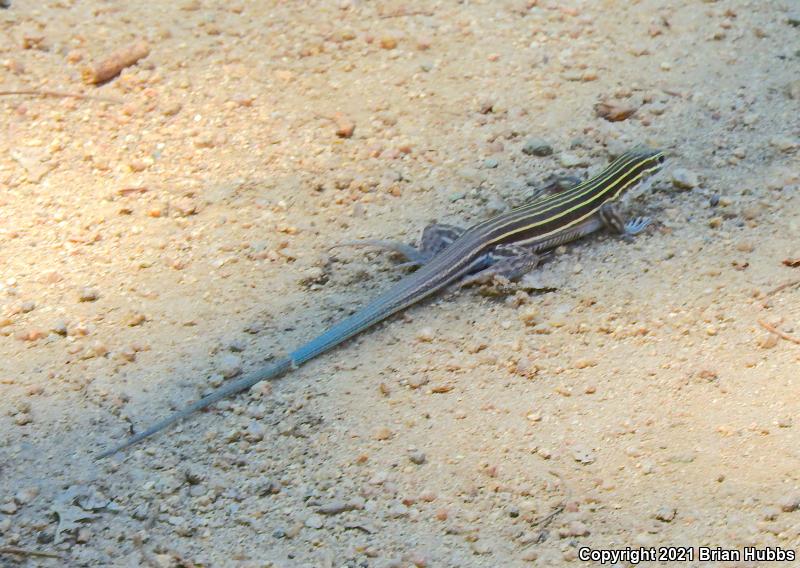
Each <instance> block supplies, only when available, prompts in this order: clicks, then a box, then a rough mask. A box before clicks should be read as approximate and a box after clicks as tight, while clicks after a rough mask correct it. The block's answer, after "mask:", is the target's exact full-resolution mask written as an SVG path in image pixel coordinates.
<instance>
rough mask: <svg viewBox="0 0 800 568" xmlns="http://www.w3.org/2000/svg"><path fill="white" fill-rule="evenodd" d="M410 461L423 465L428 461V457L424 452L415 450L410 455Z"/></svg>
mask: <svg viewBox="0 0 800 568" xmlns="http://www.w3.org/2000/svg"><path fill="white" fill-rule="evenodd" d="M408 459H409V460H411V463H413V464H416V465H422V464H424V463H425V461H426V460H427V457H426V456H425V454H424V453H423V452H420V451H419V450H414V451H412V452H410V453H409V454H408Z"/></svg>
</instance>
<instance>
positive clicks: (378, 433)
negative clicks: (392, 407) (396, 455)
mask: <svg viewBox="0 0 800 568" xmlns="http://www.w3.org/2000/svg"><path fill="white" fill-rule="evenodd" d="M372 437H373V438H374V439H375V440H378V441H379V442H383V441H385V440H388V439H389V438H391V437H392V431H391V430H390V429H389V428H386V427H385V426H384V427H383V428H378V429H377V430H375V433H374V434H373V435H372Z"/></svg>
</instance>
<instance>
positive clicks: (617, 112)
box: [594, 100, 637, 122]
mask: <svg viewBox="0 0 800 568" xmlns="http://www.w3.org/2000/svg"><path fill="white" fill-rule="evenodd" d="M636 110H637V108H636V107H635V106H633V105H632V104H629V103H626V102H622V101H611V100H607V101H602V102H599V103H597V104H596V105H594V112H595V114H596V115H597V116H598V117H600V118H604V119H605V120H607V121H609V122H620V121H622V120H625V119H627V118H630V117H631V116H633V114H634V113H635V112H636Z"/></svg>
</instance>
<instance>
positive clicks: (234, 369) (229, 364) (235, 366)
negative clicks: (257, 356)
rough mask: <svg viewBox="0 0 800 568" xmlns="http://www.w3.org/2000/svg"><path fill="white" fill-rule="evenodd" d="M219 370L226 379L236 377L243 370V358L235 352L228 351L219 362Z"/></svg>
mask: <svg viewBox="0 0 800 568" xmlns="http://www.w3.org/2000/svg"><path fill="white" fill-rule="evenodd" d="M219 372H220V373H222V376H223V377H225V378H226V379H229V378H231V377H235V376H236V375H238V374H240V373H241V372H242V360H241V358H240V357H238V356H237V355H234V354H233V353H226V354H225V355H223V356H222V358H221V359H220V362H219Z"/></svg>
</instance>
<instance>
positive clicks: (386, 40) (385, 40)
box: [378, 35, 397, 49]
mask: <svg viewBox="0 0 800 568" xmlns="http://www.w3.org/2000/svg"><path fill="white" fill-rule="evenodd" d="M378 44H379V45H380V46H381V49H394V48H396V47H397V38H396V37H394V36H390V35H386V36H383V37H382V38H381V39H380V41H379V42H378Z"/></svg>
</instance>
